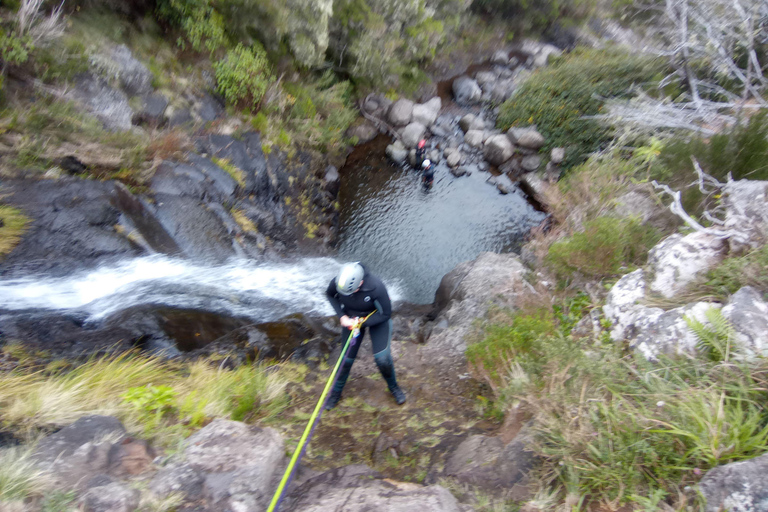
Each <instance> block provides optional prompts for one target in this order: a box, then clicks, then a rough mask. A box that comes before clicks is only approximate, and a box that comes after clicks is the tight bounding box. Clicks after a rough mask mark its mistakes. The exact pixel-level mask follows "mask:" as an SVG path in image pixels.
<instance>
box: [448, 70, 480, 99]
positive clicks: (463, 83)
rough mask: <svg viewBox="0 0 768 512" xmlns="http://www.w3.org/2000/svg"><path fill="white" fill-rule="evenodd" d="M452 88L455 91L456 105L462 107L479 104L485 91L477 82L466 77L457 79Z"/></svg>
mask: <svg viewBox="0 0 768 512" xmlns="http://www.w3.org/2000/svg"><path fill="white" fill-rule="evenodd" d="M451 88H452V89H453V97H454V99H455V100H456V103H459V104H460V105H469V104H471V103H477V102H478V101H480V97H481V96H482V95H483V91H482V90H481V89H480V86H479V85H477V82H475V81H474V80H472V79H471V78H469V77H468V76H466V75H465V76H460V77H459V78H457V79H455V80H454V81H453V84H452V86H451Z"/></svg>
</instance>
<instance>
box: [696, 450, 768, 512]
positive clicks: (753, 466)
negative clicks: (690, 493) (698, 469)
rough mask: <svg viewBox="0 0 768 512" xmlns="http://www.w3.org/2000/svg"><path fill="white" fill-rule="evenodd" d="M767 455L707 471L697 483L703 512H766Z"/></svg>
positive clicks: (767, 500) (767, 491)
mask: <svg viewBox="0 0 768 512" xmlns="http://www.w3.org/2000/svg"><path fill="white" fill-rule="evenodd" d="M766 473H768V455H761V456H760V457H755V458H754V459H750V460H742V461H738V462H731V463H730V464H725V465H723V466H718V467H716V468H714V469H711V470H709V471H707V474H706V475H704V478H702V479H701V482H699V490H700V491H701V494H702V495H703V496H704V499H705V500H706V506H705V508H704V511H705V512H719V511H721V510H733V511H744V512H768V486H766V485H765V475H766Z"/></svg>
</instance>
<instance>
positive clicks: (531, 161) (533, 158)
mask: <svg viewBox="0 0 768 512" xmlns="http://www.w3.org/2000/svg"><path fill="white" fill-rule="evenodd" d="M520 166H521V167H522V168H523V170H524V171H526V172H533V171H538V170H539V167H540V166H541V158H540V157H539V156H538V155H529V156H526V157H523V159H522V160H521V161H520Z"/></svg>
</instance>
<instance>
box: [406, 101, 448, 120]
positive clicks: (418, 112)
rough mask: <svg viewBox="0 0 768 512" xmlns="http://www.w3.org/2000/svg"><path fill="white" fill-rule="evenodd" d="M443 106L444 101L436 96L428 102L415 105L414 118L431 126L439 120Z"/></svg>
mask: <svg viewBox="0 0 768 512" xmlns="http://www.w3.org/2000/svg"><path fill="white" fill-rule="evenodd" d="M441 107H442V101H441V100H440V98H439V97H434V98H432V99H430V100H429V101H427V102H426V103H421V104H417V105H414V107H413V117H412V119H413V121H415V122H417V123H421V124H423V125H424V126H430V125H432V124H434V123H435V121H436V120H437V116H438V115H439V114H440V108H441Z"/></svg>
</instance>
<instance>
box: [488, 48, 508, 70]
mask: <svg viewBox="0 0 768 512" xmlns="http://www.w3.org/2000/svg"><path fill="white" fill-rule="evenodd" d="M491 63H492V64H495V65H497V66H506V65H508V64H509V52H508V51H506V50H497V51H496V52H495V53H494V54H493V57H491Z"/></svg>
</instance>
